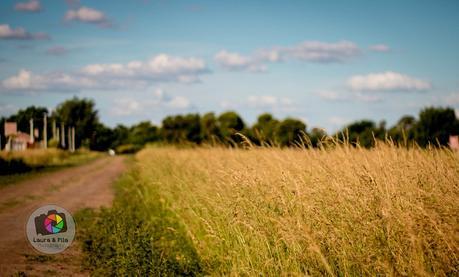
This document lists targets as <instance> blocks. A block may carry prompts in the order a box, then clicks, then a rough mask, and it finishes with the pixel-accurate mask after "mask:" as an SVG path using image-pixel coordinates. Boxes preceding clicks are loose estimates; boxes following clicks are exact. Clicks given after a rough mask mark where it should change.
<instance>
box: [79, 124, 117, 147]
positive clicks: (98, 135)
mask: <svg viewBox="0 0 459 277" xmlns="http://www.w3.org/2000/svg"><path fill="white" fill-rule="evenodd" d="M75 132H76V131H75ZM92 136H93V137H92V138H91V139H90V140H89V148H90V149H92V150H96V151H105V150H107V149H109V148H110V147H112V143H113V141H114V137H115V134H114V132H113V130H111V129H110V128H108V127H106V126H105V125H103V124H101V123H97V124H96V125H95V126H94V130H93V132H92Z"/></svg>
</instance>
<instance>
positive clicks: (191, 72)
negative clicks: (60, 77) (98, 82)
mask: <svg viewBox="0 0 459 277" xmlns="http://www.w3.org/2000/svg"><path fill="white" fill-rule="evenodd" d="M81 72H82V73H83V74H84V75H86V76H91V77H102V78H124V79H144V80H157V81H173V82H180V83H194V82H198V81H200V79H199V76H200V75H202V74H205V73H207V72H208V68H207V66H206V63H205V62H204V60H202V59H198V58H194V57H190V58H182V57H174V56H169V55H166V54H159V55H157V56H154V57H152V58H151V59H149V60H146V61H131V62H128V63H126V64H119V63H113V64H91V65H88V66H86V67H84V68H83V69H82V70H81Z"/></svg>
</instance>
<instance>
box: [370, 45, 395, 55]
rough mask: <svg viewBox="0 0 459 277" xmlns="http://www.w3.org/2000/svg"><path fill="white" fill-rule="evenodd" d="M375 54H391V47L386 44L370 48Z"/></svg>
mask: <svg viewBox="0 0 459 277" xmlns="http://www.w3.org/2000/svg"><path fill="white" fill-rule="evenodd" d="M368 49H370V50H371V51H373V52H381V53H387V52H390V50H391V49H390V47H389V46H388V45H386V44H374V45H371V46H370V47H368Z"/></svg>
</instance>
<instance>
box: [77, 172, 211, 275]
mask: <svg viewBox="0 0 459 277" xmlns="http://www.w3.org/2000/svg"><path fill="white" fill-rule="evenodd" d="M169 205H170V204H169V203H167V202H166V201H164V199H161V198H160V197H159V192H158V191H155V190H151V189H148V190H146V187H145V186H144V185H143V184H141V183H139V181H138V172H137V171H136V169H134V170H132V171H131V172H130V173H128V174H126V175H125V176H124V177H122V178H121V179H120V180H119V182H118V183H117V196H116V199H115V201H114V203H113V207H112V208H110V209H102V210H101V211H100V212H95V211H93V210H83V211H81V212H79V213H78V214H77V216H76V222H77V224H78V227H79V234H80V236H81V238H80V239H81V240H82V241H83V250H84V252H85V254H86V258H85V266H86V267H87V268H89V269H91V270H92V273H93V274H94V275H97V276H99V275H100V276H127V275H129V276H133V275H135V276H151V275H154V276H159V275H161V276H163V275H165V276H176V275H184V276H194V275H199V274H201V273H202V267H201V263H200V260H199V257H198V255H197V253H196V250H195V249H194V246H193V244H192V242H191V240H190V238H188V234H187V233H186V229H185V226H183V225H181V223H180V222H179V220H178V218H177V217H176V216H175V214H174V213H173V212H172V211H171V209H170V207H169Z"/></svg>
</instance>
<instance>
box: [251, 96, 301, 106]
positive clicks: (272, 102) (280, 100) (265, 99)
mask: <svg viewBox="0 0 459 277" xmlns="http://www.w3.org/2000/svg"><path fill="white" fill-rule="evenodd" d="M247 103H248V105H249V106H250V107H252V108H290V107H292V105H293V101H292V100H291V99H290V98H287V97H277V96H272V95H261V96H253V95H252V96H249V97H248V98H247Z"/></svg>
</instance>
